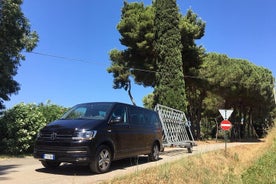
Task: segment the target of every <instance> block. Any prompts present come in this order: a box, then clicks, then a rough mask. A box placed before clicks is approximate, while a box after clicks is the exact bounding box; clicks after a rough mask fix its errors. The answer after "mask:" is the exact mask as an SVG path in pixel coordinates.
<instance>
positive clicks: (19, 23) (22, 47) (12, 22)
mask: <svg viewBox="0 0 276 184" xmlns="http://www.w3.org/2000/svg"><path fill="white" fill-rule="evenodd" d="M21 4H22V0H1V1H0V109H3V108H5V106H4V101H8V100H10V95H11V94H13V93H17V92H18V91H19V90H20V86H19V83H18V82H16V81H15V80H14V79H13V77H14V76H15V75H16V74H17V69H18V67H19V66H20V60H24V59H25V57H24V55H22V54H21V52H22V51H27V52H30V51H32V50H33V49H34V48H35V47H36V44H37V42H38V35H37V33H36V32H32V31H31V28H30V24H29V21H28V19H27V18H26V17H25V16H24V14H23V13H22V11H21V7H20V6H21Z"/></svg>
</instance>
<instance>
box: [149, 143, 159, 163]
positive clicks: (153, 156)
mask: <svg viewBox="0 0 276 184" xmlns="http://www.w3.org/2000/svg"><path fill="white" fill-rule="evenodd" d="M159 153H160V150H159V146H158V144H157V143H154V144H153V146H152V148H151V153H150V154H149V160H150V161H157V160H159Z"/></svg>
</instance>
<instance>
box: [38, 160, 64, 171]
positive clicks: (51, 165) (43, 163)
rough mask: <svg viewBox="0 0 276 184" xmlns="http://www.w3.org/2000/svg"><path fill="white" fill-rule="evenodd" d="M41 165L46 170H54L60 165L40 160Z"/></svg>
mask: <svg viewBox="0 0 276 184" xmlns="http://www.w3.org/2000/svg"><path fill="white" fill-rule="evenodd" d="M41 164H42V165H43V166H44V167H45V168H46V169H56V168H57V167H58V166H59V165H60V162H56V161H48V160H42V161H41Z"/></svg>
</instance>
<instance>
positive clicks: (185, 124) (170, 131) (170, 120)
mask: <svg viewBox="0 0 276 184" xmlns="http://www.w3.org/2000/svg"><path fill="white" fill-rule="evenodd" d="M155 111H156V112H158V115H159V118H160V120H161V124H162V129H163V145H164V146H179V147H183V148H187V150H188V153H192V147H193V146H196V143H195V141H194V138H193V134H192V132H191V129H190V127H191V123H190V122H189V121H188V120H187V118H186V115H185V113H184V112H182V111H180V110H176V109H173V108H170V107H167V106H163V105H160V104H157V105H156V106H155Z"/></svg>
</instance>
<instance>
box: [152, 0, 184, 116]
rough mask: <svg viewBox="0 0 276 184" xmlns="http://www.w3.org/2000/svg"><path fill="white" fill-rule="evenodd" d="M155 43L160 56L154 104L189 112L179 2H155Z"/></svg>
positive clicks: (174, 0)
mask: <svg viewBox="0 0 276 184" xmlns="http://www.w3.org/2000/svg"><path fill="white" fill-rule="evenodd" d="M154 6H155V7H156V15H155V22H154V24H155V29H156V30H155V44H154V49H155V53H156V55H157V57H156V58H157V59H156V64H157V73H156V79H157V81H156V86H155V89H154V102H155V103H159V104H162V105H166V106H169V107H171V108H175V109H179V110H183V111H185V110H186V106H187V104H186V95H185V82H184V74H183V67H182V55H181V50H182V44H181V35H180V29H179V19H180V17H179V10H178V7H177V4H176V0H156V1H155V3H154Z"/></svg>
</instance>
